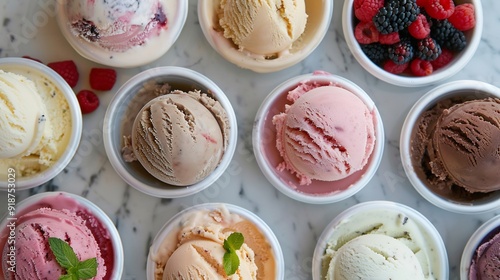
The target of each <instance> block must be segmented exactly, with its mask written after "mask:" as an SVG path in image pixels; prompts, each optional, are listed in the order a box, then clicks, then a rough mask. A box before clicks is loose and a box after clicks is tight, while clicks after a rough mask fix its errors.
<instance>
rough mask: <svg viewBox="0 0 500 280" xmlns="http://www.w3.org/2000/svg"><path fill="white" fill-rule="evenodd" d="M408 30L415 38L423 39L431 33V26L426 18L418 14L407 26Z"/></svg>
mask: <svg viewBox="0 0 500 280" xmlns="http://www.w3.org/2000/svg"><path fill="white" fill-rule="evenodd" d="M408 32H410V35H411V36H412V37H413V38H415V39H424V38H425V37H427V36H429V34H430V33H431V27H430V25H429V22H428V21H427V18H426V17H425V16H424V15H423V14H419V15H418V16H417V19H416V20H415V21H414V22H412V23H411V24H410V25H409V26H408Z"/></svg>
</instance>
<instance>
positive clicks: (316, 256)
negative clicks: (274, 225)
mask: <svg viewBox="0 0 500 280" xmlns="http://www.w3.org/2000/svg"><path fill="white" fill-rule="evenodd" d="M371 209H387V210H390V211H395V212H396V211H397V212H403V213H404V214H405V215H408V216H409V217H411V218H413V220H414V221H416V222H417V224H418V225H419V226H420V227H421V228H422V230H425V231H426V232H427V233H428V235H429V237H430V238H432V239H433V241H434V243H436V245H438V246H439V249H440V250H439V260H440V261H441V263H440V264H441V265H442V267H443V269H442V275H440V277H438V278H439V279H448V277H449V265H448V254H447V251H446V246H445V244H444V241H443V238H442V237H441V234H440V233H439V231H438V230H437V229H436V227H434V225H433V224H432V223H431V222H430V221H429V219H427V217H425V216H424V215H423V214H422V213H420V212H419V211H417V210H416V209H414V208H412V207H410V206H407V205H405V204H402V203H399V202H393V201H388V200H372V201H366V202H361V203H358V204H355V205H353V206H351V207H349V208H347V209H344V210H343V211H342V212H340V213H339V214H338V215H337V216H335V217H334V218H333V219H332V220H331V221H330V222H329V223H328V225H327V226H326V227H325V229H324V230H323V232H322V233H321V235H320V237H319V238H318V241H317V243H316V246H315V248H314V252H313V259H312V277H313V280H320V279H321V267H322V257H323V255H324V251H325V249H326V246H327V245H328V240H329V239H330V237H331V235H332V233H333V232H334V231H335V229H336V226H338V225H339V224H341V223H342V221H343V220H344V219H346V218H348V217H351V216H353V215H356V214H359V213H361V212H364V211H368V210H371Z"/></svg>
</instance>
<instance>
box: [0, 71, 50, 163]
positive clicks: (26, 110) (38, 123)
mask: <svg viewBox="0 0 500 280" xmlns="http://www.w3.org/2000/svg"><path fill="white" fill-rule="evenodd" d="M45 115H46V108H45V106H44V103H43V102H42V99H41V97H40V94H39V93H38V90H37V88H36V87H35V84H34V83H33V81H31V80H29V79H28V78H26V77H24V76H21V75H18V74H14V73H11V72H4V71H2V70H0V159H7V158H13V157H22V156H25V155H29V154H30V153H31V152H33V150H34V149H35V148H36V147H37V146H38V144H39V143H40V140H41V138H42V135H43V132H44V127H45V121H46V117H45Z"/></svg>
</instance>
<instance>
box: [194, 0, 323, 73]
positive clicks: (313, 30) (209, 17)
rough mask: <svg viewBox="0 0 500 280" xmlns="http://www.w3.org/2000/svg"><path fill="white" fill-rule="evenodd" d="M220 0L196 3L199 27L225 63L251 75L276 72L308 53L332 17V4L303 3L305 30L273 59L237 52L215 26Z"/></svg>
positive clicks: (320, 0)
mask: <svg viewBox="0 0 500 280" xmlns="http://www.w3.org/2000/svg"><path fill="white" fill-rule="evenodd" d="M219 3H220V0H198V19H199V21H200V26H201V29H202V31H203V34H204V35H205V38H206V39H207V41H208V43H209V44H210V45H211V46H212V48H213V49H214V50H215V51H217V52H218V53H219V54H220V55H221V56H222V57H223V58H225V59H226V60H227V61H229V62H231V63H233V64H235V65H237V66H239V67H241V68H245V69H250V70H252V71H254V72H259V73H268V72H276V71H279V70H282V69H285V68H288V67H291V66H293V65H295V64H297V63H299V62H300V61H302V60H303V59H305V58H306V57H307V56H308V55H309V54H311V53H312V52H313V51H314V50H315V49H316V47H317V46H318V45H319V44H320V43H321V41H322V40H323V38H324V37H325V34H326V32H327V31H328V27H329V25H330V21H331V18H332V14H333V1H327V0H306V13H307V14H308V18H307V24H306V29H305V31H304V33H303V34H302V35H301V37H300V38H299V39H298V40H297V41H296V42H295V43H294V44H293V45H292V48H291V50H290V53H289V54H286V55H282V56H280V57H278V58H275V59H265V58H264V57H263V56H259V55H256V54H252V53H250V52H247V51H239V50H238V48H237V47H236V46H235V45H234V44H233V42H232V40H231V39H227V38H225V37H224V36H223V35H222V32H218V31H217V30H215V29H214V27H217V26H219V23H218V20H219V19H218V17H217V9H218V8H219Z"/></svg>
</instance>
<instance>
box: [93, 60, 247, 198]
mask: <svg viewBox="0 0 500 280" xmlns="http://www.w3.org/2000/svg"><path fill="white" fill-rule="evenodd" d="M150 81H159V82H167V83H169V84H170V85H171V86H172V88H173V89H181V90H184V91H188V90H192V89H199V90H201V91H202V92H204V93H208V92H209V93H211V94H212V95H213V97H214V98H215V99H216V100H217V101H219V103H220V104H221V105H222V107H223V108H224V109H225V110H226V113H227V117H228V120H229V126H230V133H229V136H228V137H229V142H228V146H227V147H226V150H225V152H224V155H223V156H222V159H221V161H220V163H219V165H218V166H217V168H215V170H214V171H213V172H212V173H211V174H210V175H208V176H207V177H206V178H205V179H203V180H201V181H199V182H198V183H195V184H192V185H189V186H185V187H181V186H172V185H169V184H167V183H164V182H161V181H160V180H158V179H156V178H154V177H153V176H152V175H150V174H149V173H148V172H146V170H145V169H144V168H143V167H142V166H141V165H140V163H138V162H133V163H128V162H125V161H124V159H123V158H122V153H121V149H122V137H123V136H124V135H130V131H131V124H132V122H133V120H134V119H135V116H136V113H137V112H138V110H137V111H136V112H134V113H133V114H131V113H130V112H128V108H129V105H130V104H135V105H136V106H137V105H138V107H137V108H138V109H140V108H142V106H143V105H144V104H146V103H147V102H148V101H149V100H150V99H147V100H146V99H145V98H142V99H141V96H139V95H137V92H138V90H140V89H141V88H142V87H143V85H144V84H145V83H147V82H150ZM125 121H129V124H130V125H126V124H124V122H125ZM130 121H131V122H130ZM103 134H104V148H105V149H106V154H107V155H108V158H109V160H110V162H111V165H112V166H113V168H114V169H115V170H116V172H117V173H118V175H120V177H121V178H122V179H123V180H124V181H125V182H127V183H128V184H129V185H131V186H132V187H134V188H136V189H137V190H139V191H142V192H144V193H146V194H149V195H152V196H156V197H165V198H175V197H183V196H188V195H192V194H195V193H197V192H199V191H202V190H204V189H205V188H207V187H209V186H210V185H212V184H213V183H214V182H215V181H216V180H217V179H218V178H219V177H220V176H221V175H222V174H223V173H224V171H225V170H226V168H227V167H228V166H229V163H230V162H231V159H232V157H233V155H234V152H235V150H236V142H237V137H238V129H237V122H236V115H235V114H234V110H233V107H232V106H231V103H230V102H229V99H227V97H226V95H225V94H224V92H223V91H222V90H221V89H220V88H219V87H218V86H217V85H216V84H215V83H214V82H212V81H211V80H210V79H209V78H207V77H206V76H204V75H202V74H200V73H198V72H196V71H193V70H190V69H187V68H183V67H174V66H166V67H157V68H152V69H149V70H146V71H143V72H141V73H139V74H137V75H135V76H134V77H132V78H131V79H130V80H128V81H127V82H126V83H125V84H124V85H123V86H122V87H120V88H119V89H118V91H117V92H116V94H115V96H114V97H113V99H112V100H111V102H110V104H109V106H108V109H107V111H106V115H105V117H104V125H103Z"/></svg>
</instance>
